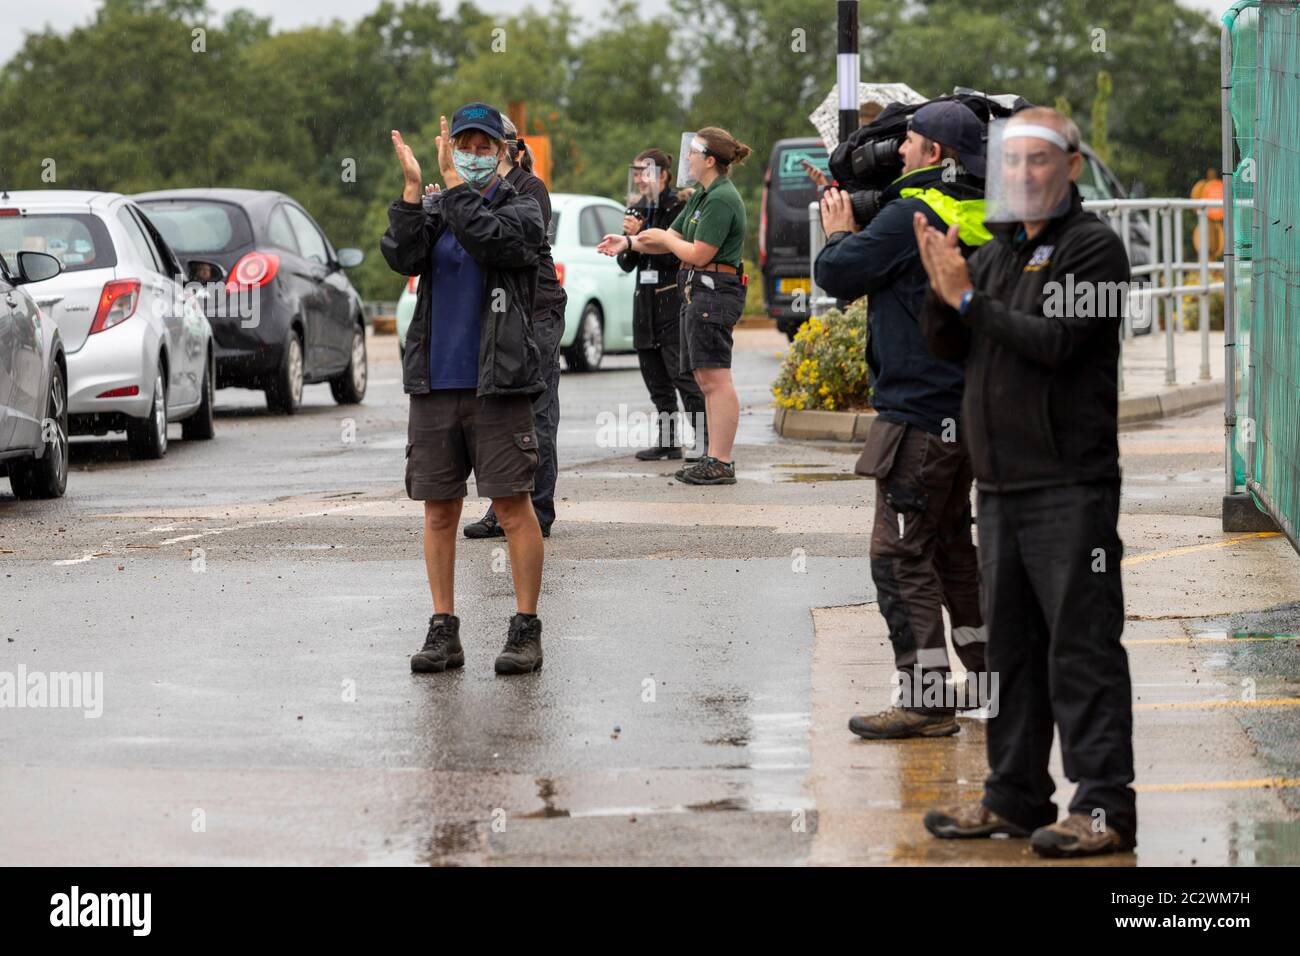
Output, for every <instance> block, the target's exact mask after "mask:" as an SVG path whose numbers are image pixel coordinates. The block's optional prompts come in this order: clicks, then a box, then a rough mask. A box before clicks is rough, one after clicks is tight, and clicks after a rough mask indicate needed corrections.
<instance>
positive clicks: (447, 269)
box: [429, 183, 497, 389]
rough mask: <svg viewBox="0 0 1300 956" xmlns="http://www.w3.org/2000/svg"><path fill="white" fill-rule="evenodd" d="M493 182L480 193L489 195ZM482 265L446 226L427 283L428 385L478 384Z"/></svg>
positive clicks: (430, 386)
mask: <svg viewBox="0 0 1300 956" xmlns="http://www.w3.org/2000/svg"><path fill="white" fill-rule="evenodd" d="M496 191H497V185H496V184H495V183H494V184H493V185H492V188H491V189H489V190H488V191H487V193H486V194H485V195H484V197H483V198H484V200H488V199H491V198H492V195H493V194H494V193H495V192H496ZM482 305H483V270H482V269H481V268H479V264H478V263H477V262H475V261H474V260H473V258H472V257H471V256H470V254H469V253H468V252H466V251H465V248H464V247H463V246H462V245H461V244H460V240H458V239H457V238H456V233H455V232H453V231H452V229H451V227H450V226H448V227H447V228H446V229H444V230H443V231H442V235H441V236H439V237H438V241H437V242H436V243H434V246H433V279H432V282H431V283H430V286H429V307H430V308H429V311H430V322H429V388H430V389H448V388H478V341H479V311H480V309H481V308H482Z"/></svg>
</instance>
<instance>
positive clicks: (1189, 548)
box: [1120, 531, 1281, 565]
mask: <svg viewBox="0 0 1300 956" xmlns="http://www.w3.org/2000/svg"><path fill="white" fill-rule="evenodd" d="M1280 534H1281V532H1280V531H1252V532H1250V533H1249V534H1239V535H1237V536H1236V537H1232V538H1224V539H1223V540H1222V541H1211V542H1209V543H1208V544H1188V545H1184V546H1183V547H1181V548H1168V549H1167V550H1164V551H1152V552H1151V553H1150V554H1135V555H1133V556H1132V557H1130V558H1125V559H1124V560H1123V561H1121V562H1120V563H1121V564H1123V565H1129V564H1141V563H1142V562H1144V561H1157V560H1159V559H1160V558H1173V557H1177V556H1178V555H1180V554H1192V553H1193V552H1196V551H1210V550H1212V549H1214V548H1230V547H1232V546H1233V545H1234V544H1237V543H1238V542H1241V541H1249V540H1250V539H1251V538H1276V537H1278V536H1279V535H1280Z"/></svg>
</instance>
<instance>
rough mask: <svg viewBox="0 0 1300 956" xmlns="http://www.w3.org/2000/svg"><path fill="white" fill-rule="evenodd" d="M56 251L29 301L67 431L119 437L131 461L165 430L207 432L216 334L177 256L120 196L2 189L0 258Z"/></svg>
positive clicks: (158, 450) (159, 442)
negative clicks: (57, 360)
mask: <svg viewBox="0 0 1300 956" xmlns="http://www.w3.org/2000/svg"><path fill="white" fill-rule="evenodd" d="M22 251H32V252H45V253H49V254H50V255H53V256H55V257H56V258H57V259H58V260H59V262H60V263H61V264H62V266H63V271H62V272H61V273H60V274H59V275H57V276H55V277H54V278H52V279H48V280H46V281H44V282H42V283H41V284H40V285H39V286H34V287H33V288H32V290H31V294H32V298H33V299H35V300H36V302H37V304H38V305H39V306H40V307H41V309H42V310H43V311H44V312H45V314H46V315H48V316H49V317H50V318H52V319H53V320H54V322H55V324H56V325H57V326H58V328H59V334H60V336H61V337H62V339H63V347H64V349H65V350H66V353H67V363H68V382H67V389H68V405H67V410H68V424H69V431H70V433H71V434H74V435H75V434H79V433H80V434H86V433H93V434H97V435H102V434H106V433H107V432H110V431H122V430H125V431H126V436H127V443H128V445H129V447H130V450H131V454H132V456H133V457H136V458H161V457H162V456H163V455H165V454H166V453H167V423H168V422H175V421H180V422H182V426H181V429H182V430H181V433H182V435H183V436H184V437H185V438H187V439H189V438H197V439H206V438H211V437H213V434H214V423H213V414H212V398H213V387H214V385H215V374H214V366H213V355H214V352H213V346H212V329H211V327H210V326H209V324H208V320H207V317H206V316H205V315H204V313H203V308H202V306H201V304H200V303H199V302H198V301H197V300H196V298H195V294H194V292H193V290H192V289H187V288H186V283H185V275H186V272H185V271H184V270H182V268H181V264H180V263H179V262H178V261H177V259H176V256H175V255H174V254H173V253H172V251H171V249H170V248H168V246H167V243H166V241H164V240H163V238H162V236H161V235H160V234H159V232H158V230H157V229H155V228H154V226H153V224H152V223H151V222H149V220H148V218H146V216H145V215H144V214H143V213H142V212H141V211H140V208H139V207H138V206H137V205H136V204H135V203H134V202H132V201H131V200H129V199H127V198H126V197H124V196H121V195H119V194H117V193H104V192H82V191H75V190H64V189H58V190H29V191H19V192H12V193H5V194H0V255H3V256H4V257H5V258H6V260H8V261H10V262H12V261H14V259H15V257H16V255H17V253H19V252H22Z"/></svg>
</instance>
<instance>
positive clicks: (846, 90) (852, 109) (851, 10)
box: [835, 0, 860, 143]
mask: <svg viewBox="0 0 1300 956" xmlns="http://www.w3.org/2000/svg"><path fill="white" fill-rule="evenodd" d="M838 7H839V11H838V13H839V42H838V43H837V45H836V57H835V60H836V71H835V72H836V75H837V78H838V82H839V89H840V142H841V143H842V142H844V141H845V140H846V139H848V138H849V134H850V133H852V132H853V131H854V130H855V129H857V128H858V126H859V125H860V124H859V123H858V0H839V3H838Z"/></svg>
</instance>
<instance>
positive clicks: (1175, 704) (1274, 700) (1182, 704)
mask: <svg viewBox="0 0 1300 956" xmlns="http://www.w3.org/2000/svg"><path fill="white" fill-rule="evenodd" d="M1224 707H1300V697H1261V698H1260V699H1259V700H1186V701H1172V702H1169V703H1161V704H1134V705H1133V709H1134V710H1218V709H1222V708H1224Z"/></svg>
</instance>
